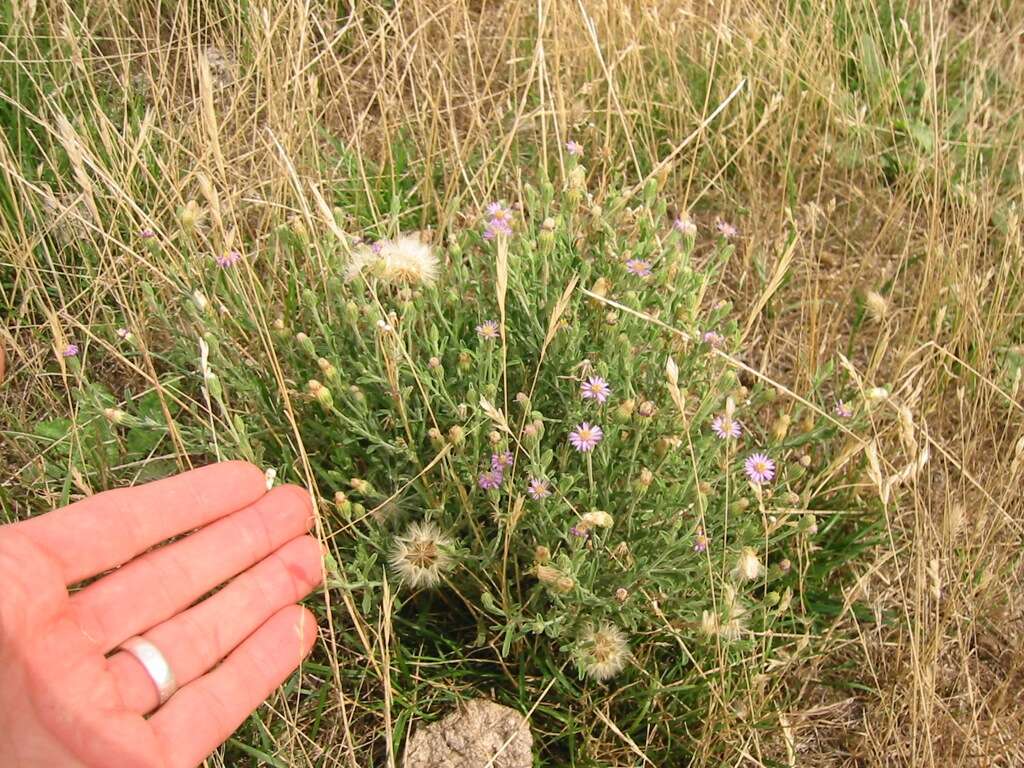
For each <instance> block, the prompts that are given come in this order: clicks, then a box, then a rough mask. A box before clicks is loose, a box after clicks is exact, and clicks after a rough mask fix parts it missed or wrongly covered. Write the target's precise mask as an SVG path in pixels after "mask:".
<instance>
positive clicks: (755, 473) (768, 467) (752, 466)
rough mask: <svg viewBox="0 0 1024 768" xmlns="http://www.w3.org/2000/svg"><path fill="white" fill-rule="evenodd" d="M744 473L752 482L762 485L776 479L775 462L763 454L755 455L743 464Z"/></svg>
mask: <svg viewBox="0 0 1024 768" xmlns="http://www.w3.org/2000/svg"><path fill="white" fill-rule="evenodd" d="M743 471H744V472H746V473H747V478H749V480H750V482H752V483H754V484H755V485H762V484H764V483H767V482H770V481H771V480H772V478H774V477H775V462H774V461H772V460H771V459H770V458H768V457H767V456H766V455H765V454H763V453H753V454H751V455H750V456H748V457H747V460H746V461H745V462H744V463H743Z"/></svg>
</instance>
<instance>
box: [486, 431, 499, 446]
mask: <svg viewBox="0 0 1024 768" xmlns="http://www.w3.org/2000/svg"><path fill="white" fill-rule="evenodd" d="M487 442H489V443H490V444H491V445H497V444H498V443H500V442H501V433H500V432H498V430H496V429H492V430H491V431H490V432H488V433H487Z"/></svg>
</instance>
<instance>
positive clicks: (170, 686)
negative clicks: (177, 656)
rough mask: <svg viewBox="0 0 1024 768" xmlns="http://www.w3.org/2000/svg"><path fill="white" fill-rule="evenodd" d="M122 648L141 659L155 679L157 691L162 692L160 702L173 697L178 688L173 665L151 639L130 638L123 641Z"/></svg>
mask: <svg viewBox="0 0 1024 768" xmlns="http://www.w3.org/2000/svg"><path fill="white" fill-rule="evenodd" d="M121 650H122V651H127V652H128V653H130V654H131V655H132V656H134V657H135V658H136V659H138V660H139V663H140V664H141V665H142V666H143V668H144V669H145V670H146V674H147V675H149V677H150V679H151V680H152V681H153V685H155V686H156V690H157V693H159V694H160V704H163V703H164V702H165V701H167V700H168V699H169V698H171V696H173V695H174V692H175V691H176V690H178V684H177V682H176V681H175V680H174V672H173V671H171V665H170V664H168V663H167V659H166V658H164V655H163V653H161V652H160V649H159V648H157V647H156V646H155V645H153V644H152V643H151V642H149V640H147V639H146V638H144V637H132V638H129V639H128V640H125V641H124V642H123V643H121Z"/></svg>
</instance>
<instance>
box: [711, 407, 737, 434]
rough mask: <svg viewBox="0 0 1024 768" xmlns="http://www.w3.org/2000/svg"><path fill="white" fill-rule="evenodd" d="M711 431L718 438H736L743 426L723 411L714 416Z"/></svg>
mask: <svg viewBox="0 0 1024 768" xmlns="http://www.w3.org/2000/svg"><path fill="white" fill-rule="evenodd" d="M711 431H712V432H714V433H715V434H716V435H718V437H719V439H721V440H728V439H729V438H732V439H736V438H738V437H739V436H740V435H741V434H742V432H743V428H742V427H741V426H740V423H739V422H738V421H736V419H734V418H732V417H731V416H729V415H727V414H724V413H723V414H720V415H718V416H716V417H715V419H714V421H712V422H711Z"/></svg>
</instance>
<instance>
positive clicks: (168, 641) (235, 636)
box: [108, 536, 322, 714]
mask: <svg viewBox="0 0 1024 768" xmlns="http://www.w3.org/2000/svg"><path fill="white" fill-rule="evenodd" d="M321 575H322V567H321V555H320V543H319V542H318V541H317V540H316V539H314V538H313V537H312V536H301V537H299V538H297V539H293V540H292V541H290V542H288V543H287V544H285V545H284V546H283V547H281V548H280V549H279V550H277V551H276V552H274V553H273V554H272V555H270V556H269V557H268V558H266V559H265V560H263V561H262V562H260V563H258V564H257V565H255V566H253V567H252V568H251V569H250V570H248V571H246V572H245V573H243V574H242V575H241V576H239V577H238V578H237V579H235V580H234V581H232V582H231V583H230V584H228V585H227V586H226V587H224V589H222V590H221V591H220V592H218V593H217V594H215V595H213V596H211V597H208V598H207V599H206V600H203V602H201V603H199V604H198V605H196V606H194V607H193V608H190V609H189V610H187V611H185V612H184V613H179V614H178V615H177V616H175V617H174V618H172V619H168V620H167V621H165V622H164V623H163V624H159V625H157V626H155V627H153V628H152V629H151V630H149V631H148V632H146V633H145V635H143V637H145V638H146V639H147V640H149V641H150V642H151V643H153V644H154V645H155V646H156V647H157V648H159V649H160V650H161V651H162V652H163V655H164V658H166V659H167V663H168V664H169V665H170V667H171V671H172V672H174V679H175V680H176V681H177V683H178V685H179V686H185V685H187V684H188V683H190V682H192V681H193V680H195V679H196V678H198V677H199V676H201V675H203V674H205V673H206V672H207V671H209V670H210V669H211V668H212V667H213V666H214V665H215V664H216V663H217V662H218V661H220V660H221V659H223V658H224V657H225V656H227V655H228V653H230V652H231V651H232V649H234V648H235V647H236V646H237V645H238V644H239V643H241V642H242V641H243V640H245V638H247V637H248V636H249V635H251V634H252V633H253V632H255V631H256V630H257V629H258V628H259V627H260V626H262V624H263V623H264V622H265V621H267V619H269V618H270V617H271V616H273V615H274V614H275V613H277V612H278V611H279V610H281V609H282V608H284V607H285V606H287V605H291V604H292V603H294V602H297V601H299V600H301V599H302V598H304V597H305V596H306V595H308V594H309V593H310V592H311V591H312V590H313V587H315V586H316V585H317V584H319V583H320V579H321ZM108 666H109V669H110V672H111V674H112V675H113V676H114V680H115V682H116V683H117V687H118V690H119V691H120V692H121V699H122V701H123V702H124V705H125V708H126V709H128V710H130V711H132V712H138V713H139V714H145V713H147V712H150V711H152V710H153V709H156V707H157V704H159V696H158V695H157V690H156V686H155V685H154V684H153V681H152V680H151V679H150V677H149V675H148V674H147V673H146V670H145V669H144V668H143V666H142V664H140V663H139V662H138V660H137V659H136V658H135V657H134V656H132V655H131V654H129V653H124V652H121V653H117V654H115V655H113V656H111V657H110V659H109V664H108Z"/></svg>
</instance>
